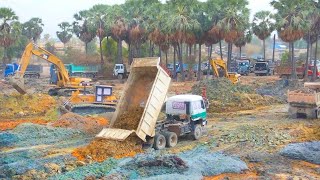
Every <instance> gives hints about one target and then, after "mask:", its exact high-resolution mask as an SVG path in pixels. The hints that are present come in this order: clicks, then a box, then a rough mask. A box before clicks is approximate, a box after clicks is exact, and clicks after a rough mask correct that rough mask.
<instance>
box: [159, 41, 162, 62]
mask: <svg viewBox="0 0 320 180" xmlns="http://www.w3.org/2000/svg"><path fill="white" fill-rule="evenodd" d="M159 57H160V64H161V62H162V61H161V47H160V45H159Z"/></svg>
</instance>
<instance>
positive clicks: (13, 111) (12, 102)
mask: <svg viewBox="0 0 320 180" xmlns="http://www.w3.org/2000/svg"><path fill="white" fill-rule="evenodd" d="M0 104H1V106H0V119H12V118H21V117H35V116H41V117H43V116H47V115H48V114H50V112H51V111H52V110H53V109H55V107H56V106H57V102H56V100H55V99H54V98H53V97H51V96H49V95H45V94H32V95H29V94H26V95H20V94H12V95H10V96H8V95H0Z"/></svg>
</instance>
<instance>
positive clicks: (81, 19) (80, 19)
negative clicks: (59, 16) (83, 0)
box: [72, 10, 95, 54]
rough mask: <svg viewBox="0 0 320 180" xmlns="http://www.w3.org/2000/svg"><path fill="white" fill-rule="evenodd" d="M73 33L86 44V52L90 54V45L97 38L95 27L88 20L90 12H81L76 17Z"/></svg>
mask: <svg viewBox="0 0 320 180" xmlns="http://www.w3.org/2000/svg"><path fill="white" fill-rule="evenodd" d="M73 17H74V19H75V21H74V22H73V24H72V25H73V33H74V34H75V35H76V36H77V37H78V38H79V39H80V40H81V41H82V42H84V43H85V51H86V54H87V53H88V44H89V43H90V42H91V41H92V40H93V39H94V38H95V29H94V25H93V24H92V23H91V22H90V21H89V20H88V18H89V12H88V11H87V10H85V11H80V12H79V13H77V14H75V15H74V16H73Z"/></svg>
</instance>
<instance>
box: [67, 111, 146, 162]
mask: <svg viewBox="0 0 320 180" xmlns="http://www.w3.org/2000/svg"><path fill="white" fill-rule="evenodd" d="M142 113H143V108H141V107H132V108H129V109H128V111H126V112H124V113H123V114H122V115H121V116H120V118H119V119H118V120H117V121H116V122H115V124H114V125H113V126H112V127H113V128H119V129H127V130H134V129H137V127H138V125H139V121H140V118H141V116H142ZM141 145H142V140H141V139H139V138H138V137H137V136H135V135H131V136H129V137H128V138H127V139H125V140H124V141H115V140H110V139H103V138H96V139H94V140H93V141H92V142H91V143H90V144H89V145H88V146H86V147H82V148H78V149H76V150H75V151H74V152H73V153H72V155H73V156H75V157H76V158H77V159H79V160H84V159H86V158H88V157H91V158H92V159H93V160H95V161H98V162H102V161H104V160H105V159H107V158H108V157H115V158H122V157H132V156H134V155H136V154H137V153H140V152H142V146H141Z"/></svg>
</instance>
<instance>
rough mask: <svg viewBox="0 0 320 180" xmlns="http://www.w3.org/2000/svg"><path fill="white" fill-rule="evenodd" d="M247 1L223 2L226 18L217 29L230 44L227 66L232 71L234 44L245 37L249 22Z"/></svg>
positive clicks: (232, 0)
mask: <svg viewBox="0 0 320 180" xmlns="http://www.w3.org/2000/svg"><path fill="white" fill-rule="evenodd" d="M247 5H248V1H247V0H228V1H224V2H223V7H224V8H223V10H222V11H224V17H223V18H222V19H221V20H219V22H218V24H217V27H219V28H220V29H221V30H222V32H223V33H224V40H225V41H226V42H227V43H228V61H227V66H228V70H230V63H231V54H232V44H233V43H234V42H235V41H236V40H237V39H239V38H240V37H241V36H244V30H245V29H246V28H247V26H248V22H249V9H248V8H247V7H246V6H247Z"/></svg>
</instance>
